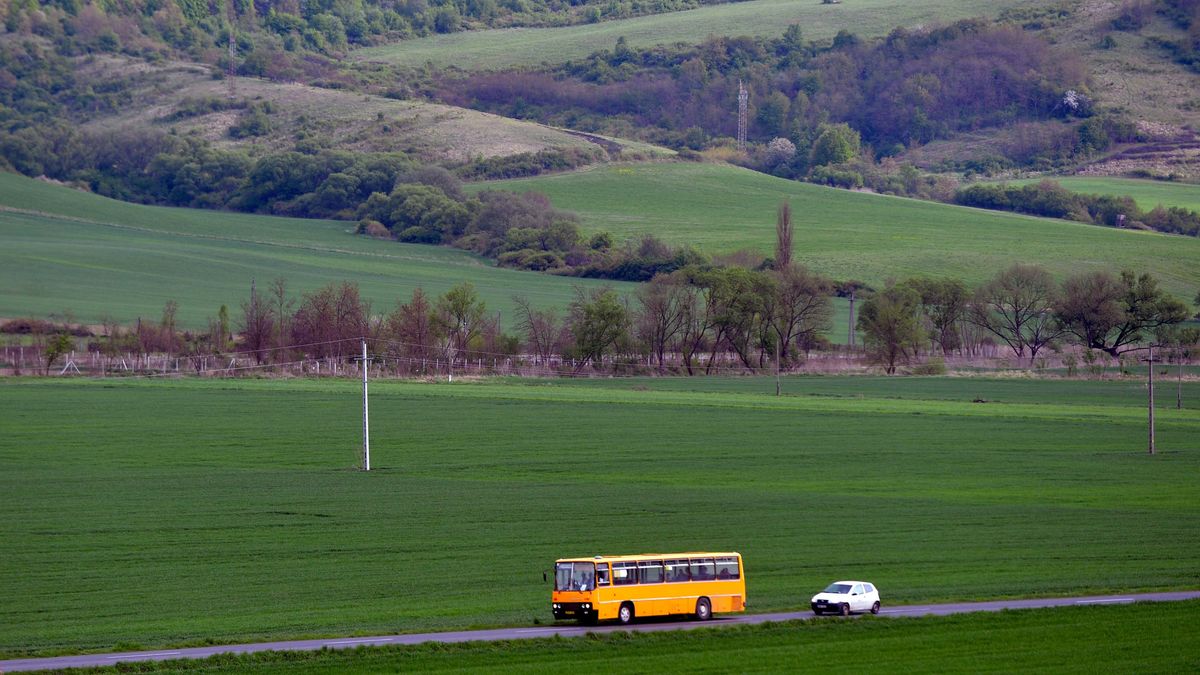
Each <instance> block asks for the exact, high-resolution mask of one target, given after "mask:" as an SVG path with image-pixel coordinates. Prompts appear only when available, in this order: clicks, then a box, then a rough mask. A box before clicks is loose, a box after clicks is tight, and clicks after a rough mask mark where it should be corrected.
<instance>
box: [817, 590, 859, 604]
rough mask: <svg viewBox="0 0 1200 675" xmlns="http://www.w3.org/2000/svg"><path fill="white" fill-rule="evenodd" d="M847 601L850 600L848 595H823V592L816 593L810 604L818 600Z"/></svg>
mask: <svg viewBox="0 0 1200 675" xmlns="http://www.w3.org/2000/svg"><path fill="white" fill-rule="evenodd" d="M849 599H850V594H848V593H824V592H822V593H817V594H816V595H814V596H813V597H812V602H816V601H818V600H828V601H829V602H845V601H846V600H849Z"/></svg>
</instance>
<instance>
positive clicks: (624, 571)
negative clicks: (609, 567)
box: [613, 562, 638, 586]
mask: <svg viewBox="0 0 1200 675" xmlns="http://www.w3.org/2000/svg"><path fill="white" fill-rule="evenodd" d="M637 565H638V564H637V563H635V562H619V563H613V584H615V585H617V586H625V585H627V584H636V583H637V571H638V568H637Z"/></svg>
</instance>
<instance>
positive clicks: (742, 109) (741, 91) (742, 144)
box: [737, 80, 750, 150]
mask: <svg viewBox="0 0 1200 675" xmlns="http://www.w3.org/2000/svg"><path fill="white" fill-rule="evenodd" d="M749 100H750V92H748V91H746V85H744V84H742V81H741V80H738V137H737V147H738V150H745V149H746V104H747V102H749Z"/></svg>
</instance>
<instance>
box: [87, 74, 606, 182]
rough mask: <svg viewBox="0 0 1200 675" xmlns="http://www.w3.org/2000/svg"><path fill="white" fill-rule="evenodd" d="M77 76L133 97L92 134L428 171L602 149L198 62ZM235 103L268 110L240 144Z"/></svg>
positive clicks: (528, 128) (464, 112) (489, 119)
mask: <svg viewBox="0 0 1200 675" xmlns="http://www.w3.org/2000/svg"><path fill="white" fill-rule="evenodd" d="M77 72H78V74H79V75H80V76H81V77H83V78H86V79H88V80H90V81H94V82H97V83H106V84H107V86H110V87H111V86H122V87H124V88H126V89H127V91H128V94H129V96H130V98H131V100H130V104H129V105H126V106H123V107H122V108H120V109H119V110H118V111H116V114H111V115H100V116H96V117H93V118H92V119H90V120H88V122H87V123H86V124H84V125H83V128H84V129H91V130H101V131H104V130H107V131H118V130H119V131H130V130H136V129H159V130H162V131H170V132H172V133H178V134H180V135H183V136H195V137H199V138H203V139H205V140H208V141H211V142H212V143H214V144H215V145H216V146H217V147H226V148H229V147H242V148H246V149H248V150H251V151H254V152H264V151H281V150H290V149H291V148H292V147H293V146H294V145H295V144H296V143H297V140H298V139H302V138H312V139H314V141H315V142H316V144H317V147H332V148H338V149H341V150H351V151H358V152H395V151H402V152H406V153H409V154H411V155H414V156H416V157H419V158H421V159H422V160H425V161H429V162H463V161H468V160H471V159H475V158H478V157H485V158H486V157H497V156H505V155H513V154H518V153H531V152H538V151H541V150H548V149H562V148H580V149H591V148H593V147H595V145H594V144H592V143H590V142H588V141H587V140H585V139H583V138H581V137H579V136H577V135H572V134H569V133H566V132H564V131H561V130H558V129H552V128H550V127H546V126H544V125H541V124H537V123H534V122H523V121H519V120H513V119H508V118H504V117H498V116H496V115H490V114H487V113H482V112H477V111H474V110H468V109H464V108H455V107H451V106H445V105H439V104H436V103H427V102H424V101H418V100H395V99H391V98H384V97H382V96H373V95H368V94H362V93H356V92H353V91H346V90H339V89H328V88H322V87H315V86H311V85H307V84H301V83H292V82H273V81H270V80H265V79H259V78H249V77H233V78H226V79H223V80H214V79H213V78H212V76H211V72H212V71H211V69H209V68H208V67H205V66H202V65H199V64H194V63H184V62H175V63H168V64H164V65H161V66H160V65H149V64H145V63H141V62H138V61H134V60H131V59H127V58H123V57H106V56H101V57H98V58H93V59H86V60H84V61H82V62H81V63H80V64H79V67H78V71H77ZM229 103H234V104H237V105H243V104H244V105H258V106H260V107H262V106H264V104H266V105H267V106H268V107H269V110H270V112H269V113H268V114H267V115H266V118H267V120H268V125H269V126H268V127H267V129H265V130H264V131H263V133H261V134H256V135H246V136H242V137H240V138H234V137H233V136H231V134H230V128H231V127H233V126H235V125H236V124H238V122H239V121H240V119H241V117H242V116H243V115H244V111H243V110H242V109H239V108H232V109H216V110H212V109H211V108H214V107H216V108H220V107H222V106H223V105H227V104H229Z"/></svg>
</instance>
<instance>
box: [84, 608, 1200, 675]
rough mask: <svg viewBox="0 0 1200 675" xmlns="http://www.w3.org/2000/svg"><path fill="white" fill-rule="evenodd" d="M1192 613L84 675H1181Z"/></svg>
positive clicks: (224, 659)
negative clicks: (799, 673)
mask: <svg viewBox="0 0 1200 675" xmlns="http://www.w3.org/2000/svg"><path fill="white" fill-rule="evenodd" d="M1197 610H1200V602H1197V601H1186V602H1173V603H1145V604H1136V605H1128V606H1100V607H1097V606H1092V607H1067V608H1054V609H1038V610H1021V611H1007V612H999V613H978V614H969V615H959V616H947V617H923V618H911V619H862V620H852V621H845V620H839V619H822V620H815V621H792V622H786V623H777V624H764V625H759V626H746V627H732V628H730V627H727V628H711V629H708V628H705V629H698V630H690V631H672V632H654V633H624V632H621V633H605V634H592V635H589V636H587V637H585V638H573V639H535V640H512V641H505V642H496V643H478V642H472V643H459V644H434V643H429V644H424V645H417V646H382V647H359V648H354V649H346V650H323V651H317V652H298V653H295V652H260V653H257V654H249V655H238V656H233V655H224V656H214V657H211V658H208V659H203V660H196V661H183V660H175V661H166V662H158V663H130V664H122V665H121V666H120V667H115V666H114V667H110V668H97V669H89V670H88V671H85V672H97V673H99V672H139V673H164V674H165V673H195V672H205V673H235V672H245V671H248V670H253V671H254V672H256V673H292V672H296V671H298V670H303V671H304V672H310V673H327V672H328V673H333V672H348V671H371V672H382V671H402V672H447V671H453V672H470V673H475V672H480V673H482V672H487V673H494V672H522V673H524V672H551V671H553V672H562V671H570V672H580V673H611V672H613V671H614V669H620V670H624V671H630V672H648V671H654V672H740V673H777V672H780V671H783V670H806V671H807V670H820V671H822V672H835V673H837V672H845V673H861V672H880V673H884V672H886V673H894V672H939V673H982V672H1014V671H1021V672H1038V671H1041V672H1055V673H1095V672H1110V671H1126V670H1127V671H1132V672H1187V671H1194V670H1195V669H1196V668H1197V667H1200V656H1197V654H1200V629H1197V628H1196V625H1195V621H1193V620H1192V619H1193V618H1194V615H1195V613H1196V611H1197Z"/></svg>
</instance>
